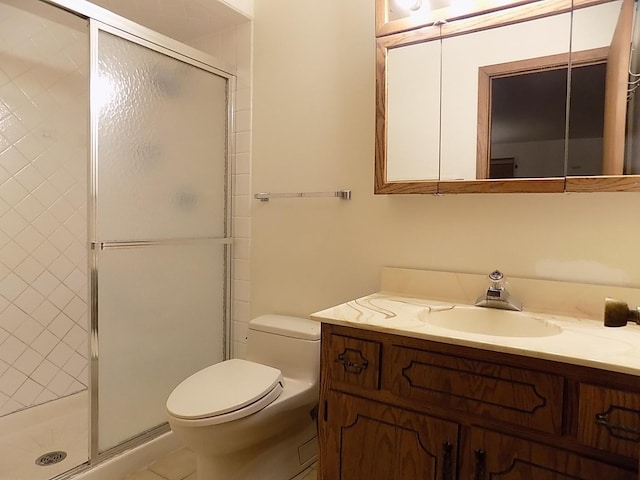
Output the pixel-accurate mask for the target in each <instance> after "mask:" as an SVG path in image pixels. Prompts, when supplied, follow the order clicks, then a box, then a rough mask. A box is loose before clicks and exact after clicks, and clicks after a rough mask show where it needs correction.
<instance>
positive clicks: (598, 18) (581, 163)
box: [375, 0, 640, 193]
mask: <svg viewBox="0 0 640 480" xmlns="http://www.w3.org/2000/svg"><path fill="white" fill-rule="evenodd" d="M561 4H562V2H558V1H553V0H539V1H537V2H534V3H529V4H524V5H520V4H519V5H517V6H514V7H511V8H507V9H503V10H498V11H494V12H490V13H485V14H482V15H477V16H475V17H468V18H462V19H460V20H456V21H451V22H446V23H439V24H436V25H430V26H427V27H422V28H418V29H415V30H411V31H405V32H401V33H398V34H393V35H387V36H384V37H381V38H378V41H377V65H378V69H377V115H376V185H375V191H376V193H433V192H442V193H464V192H510V191H514V192H516V191H517V192H562V191H565V190H569V191H593V190H628V189H634V188H638V189H640V187H637V186H636V184H639V182H638V179H633V178H632V177H628V178H627V177H621V175H623V174H635V173H637V171H640V165H637V164H636V165H633V161H632V158H633V157H632V156H631V154H630V153H629V145H627V158H626V159H625V128H626V127H625V126H626V118H627V113H626V108H627V101H626V100H627V81H628V76H627V75H626V72H627V69H628V68H629V62H628V58H629V50H630V38H631V25H632V20H633V15H634V9H635V4H634V2H633V0H624V2H623V0H614V1H604V2H602V1H600V2H598V1H592V0H582V1H581V3H580V4H579V5H576V6H574V9H573V12H572V11H571V4H570V3H565V4H562V5H561ZM623 4H626V5H627V7H626V12H625V8H623ZM621 24H623V26H622V27H621ZM621 32H622V33H621ZM617 36H618V37H620V38H621V39H619V40H617V41H616V37H617ZM625 39H626V40H625ZM625 45H626V47H627V49H626V57H625V48H624V47H625ZM570 49H571V50H572V51H571V53H569V52H570ZM625 58H626V60H625ZM639 63H640V62H639ZM614 66H618V67H619V68H617V70H619V71H618V73H617V74H616V75H613V73H612V72H613V71H614V70H616V69H614ZM637 78H638V79H640V76H639V77H637ZM638 83H640V81H639V82H638ZM612 86H616V88H612ZM621 89H622V93H621V92H620V90H621ZM610 90H613V91H614V92H613V93H612V92H611V91H610ZM434 92H435V93H434ZM525 92H526V93H525ZM567 92H569V102H567ZM620 95H622V102H621V104H620V100H619V99H618V100H616V101H614V100H613V99H614V97H615V96H617V97H620ZM605 96H606V97H605ZM605 98H606V99H605ZM551 99H555V100H554V103H550V100H551ZM567 103H568V105H567ZM632 103H633V102H632ZM605 105H606V106H607V108H605ZM614 105H617V106H616V108H615V109H614V108H613V106H614ZM607 109H609V110H611V111H610V112H607V111H606V110H607ZM630 116H631V113H630ZM588 119H593V120H594V121H589V122H587V121H586V120H588ZM635 125H637V127H636V128H637V129H640V120H639V121H638V122H636V123H635ZM567 134H568V135H567ZM620 135H621V136H620ZM636 136H637V137H638V138H640V133H639V134H637V135H636ZM639 141H640V140H639ZM627 143H629V142H627ZM636 148H639V147H636ZM636 163H638V162H636ZM634 169H635V170H634Z"/></svg>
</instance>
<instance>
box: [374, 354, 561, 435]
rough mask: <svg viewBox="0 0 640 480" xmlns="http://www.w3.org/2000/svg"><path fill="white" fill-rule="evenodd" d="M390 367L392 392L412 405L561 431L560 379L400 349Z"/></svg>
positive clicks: (527, 371)
mask: <svg viewBox="0 0 640 480" xmlns="http://www.w3.org/2000/svg"><path fill="white" fill-rule="evenodd" d="M385 361H386V360H385ZM389 365H392V366H393V367H392V368H393V371H392V372H389V375H390V378H391V384H390V389H391V391H392V393H393V394H395V395H397V396H399V397H402V398H404V399H410V400H411V401H412V403H413V404H415V405H416V406H420V405H426V404H430V405H438V406H443V407H445V408H448V409H453V410H458V411H462V412H466V413H469V414H473V415H474V416H478V417H484V418H486V419H490V420H497V421H501V422H508V423H511V424H515V425H521V426H524V427H528V428H532V429H535V430H540V431H543V432H550V433H560V432H561V429H562V406H563V394H564V378H563V377H561V376H558V375H552V374H548V373H543V372H538V371H532V370H527V369H522V368H515V367H510V366H505V365H501V364H498V363H491V362H484V361H480V360H472V359H467V358H462V357H454V356H451V355H446V354H441V353H435V352H430V351H426V350H417V349H411V348H406V347H399V346H394V347H393V348H392V349H391V353H390V361H389Z"/></svg>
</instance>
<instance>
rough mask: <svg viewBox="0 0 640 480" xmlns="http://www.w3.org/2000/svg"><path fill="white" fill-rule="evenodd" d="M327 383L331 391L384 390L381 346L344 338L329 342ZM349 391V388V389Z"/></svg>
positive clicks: (331, 339)
mask: <svg viewBox="0 0 640 480" xmlns="http://www.w3.org/2000/svg"><path fill="white" fill-rule="evenodd" d="M327 344H328V346H327V349H326V350H325V351H326V353H327V357H326V358H327V361H328V365H327V367H328V369H327V370H328V371H327V380H328V383H329V386H330V387H331V388H336V389H340V387H345V386H346V387H358V388H359V389H368V390H378V389H379V388H380V344H379V343H378V342H372V341H368V340H363V339H360V338H353V337H348V336H343V335H336V334H331V335H329V338H328V339H327ZM347 390H349V388H347Z"/></svg>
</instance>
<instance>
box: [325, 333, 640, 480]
mask: <svg viewBox="0 0 640 480" xmlns="http://www.w3.org/2000/svg"><path fill="white" fill-rule="evenodd" d="M318 425H319V441H320V472H319V478H320V479H322V480H390V479H394V480H395V479H397V480H401V479H402V480H412V479H416V480H417V479H427V478H428V479H433V480H454V479H464V480H489V479H500V480H529V479H531V480H569V479H571V480H637V479H640V477H639V476H638V453H639V451H640V433H639V432H640V378H639V377H637V376H633V375H624V374H617V373H612V372H607V371H602V370H596V369H593V368H587V367H580V366H575V365H568V364H563V363H557V362H552V361H548V360H541V359H535V358H530V357H523V356H517V355H511V354H506V353H500V352H493V351H489V350H481V349H475V348H471V347H462V346H455V345H450V344H445V343H439V342H432V341H428V340H420V339H415V338H410V337H404V336H399V335H391V334H385V333H379V332H375V331H371V330H363V329H357V328H349V327H343V326H336V325H330V324H323V326H322V360H321V392H320V415H319V424H318Z"/></svg>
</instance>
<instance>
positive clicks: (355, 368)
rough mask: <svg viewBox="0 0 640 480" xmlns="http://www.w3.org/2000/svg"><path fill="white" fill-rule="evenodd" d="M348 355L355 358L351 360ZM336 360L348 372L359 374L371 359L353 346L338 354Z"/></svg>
mask: <svg viewBox="0 0 640 480" xmlns="http://www.w3.org/2000/svg"><path fill="white" fill-rule="evenodd" d="M347 357H351V358H353V360H349V359H348V358H347ZM336 362H337V363H339V364H341V365H342V366H343V367H344V369H345V371H346V372H349V373H355V374H357V375H358V374H360V373H362V371H363V370H365V369H366V368H367V367H368V366H369V361H368V360H367V359H366V358H364V357H363V356H362V353H360V352H359V351H358V350H353V349H352V348H347V349H345V351H344V352H342V353H340V354H338V358H336Z"/></svg>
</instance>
